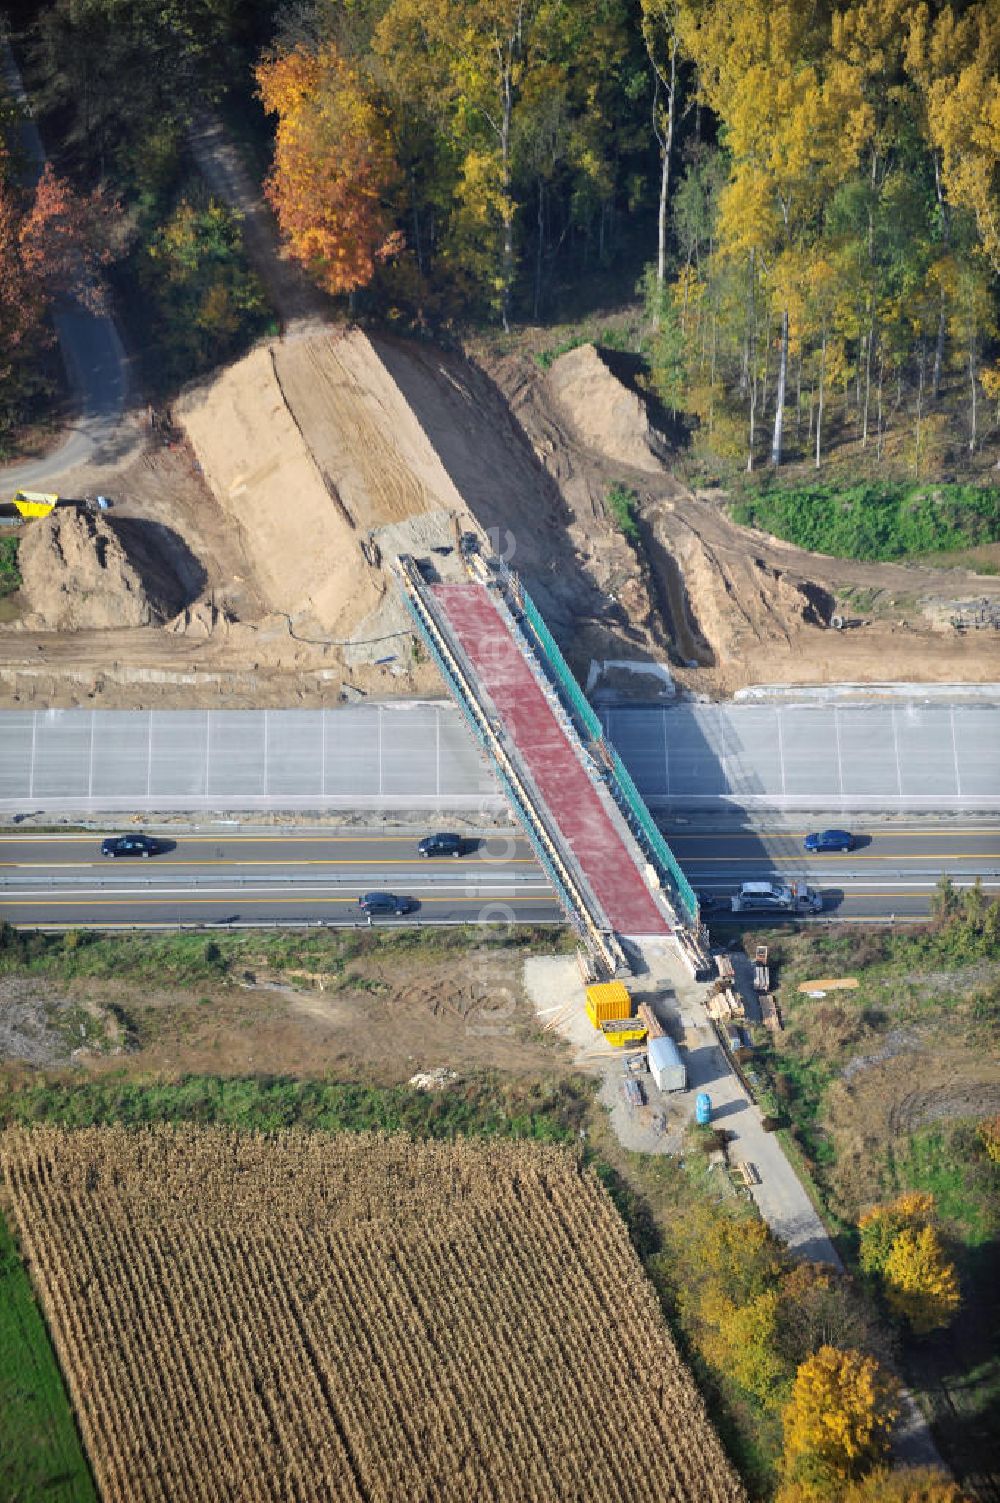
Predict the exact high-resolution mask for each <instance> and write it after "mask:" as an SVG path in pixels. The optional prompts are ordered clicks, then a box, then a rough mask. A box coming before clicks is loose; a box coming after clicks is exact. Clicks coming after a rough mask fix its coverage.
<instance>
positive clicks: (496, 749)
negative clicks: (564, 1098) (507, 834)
mask: <svg viewBox="0 0 1000 1503" xmlns="http://www.w3.org/2000/svg"><path fill="white" fill-rule="evenodd" d="M460 558H461V562H462V565H463V568H462V571H461V574H460V575H459V577H457V578H456V577H454V575H452V577H450V578H442V577H440V575H439V572H438V565H437V562H436V561H434V562H431V561H429V560H417V559H414V558H411V557H408V556H402V557H400V558H399V559H398V560H397V563H396V572H397V576H398V579H399V582H400V585H401V588H402V591H403V595H404V598H405V600H406V603H407V605H408V607H409V610H410V612H411V615H412V616H413V619H414V621H415V623H416V625H417V628H418V630H419V632H420V635H421V637H422V639H423V641H424V642H425V644H426V646H427V649H428V651H429V652H430V653H431V655H432V656H433V658H434V659H435V661H436V663H437V665H438V667H439V668H440V670H441V673H442V675H443V677H444V679H445V682H446V684H447V685H448V688H449V689H450V691H451V693H452V695H453V696H454V698H455V700H456V702H457V703H458V705H459V707H460V709H461V710H462V712H463V714H464V715H465V717H466V719H467V720H468V722H469V724H470V726H471V727H472V730H473V731H474V733H475V735H476V736H477V737H478V739H479V741H480V743H481V744H482V746H483V747H484V749H485V751H486V753H487V755H488V756H489V758H490V760H491V762H492V764H493V768H494V771H495V773H496V776H497V777H498V779H499V781H500V784H501V786H502V788H503V789H504V791H505V793H506V795H507V797H508V798H509V800H510V802H511V804H512V806H513V809H514V811H515V813H516V814H517V815H518V817H519V819H520V820H521V823H522V824H523V825H524V828H525V830H526V832H527V834H528V837H529V839H530V840H531V842H532V844H533V846H534V848H535V851H536V853H537V855H538V858H539V860H540V861H541V863H542V865H543V867H544V868H545V870H546V872H547V873H548V875H549V878H550V880H551V881H552V883H553V886H554V887H555V890H556V892H557V894H558V895H559V898H560V901H561V902H562V904H563V907H564V909H565V910H566V913H567V915H568V917H569V918H570V920H571V922H572V923H573V924H574V926H575V927H576V929H577V931H578V932H579V933H580V935H581V938H582V939H583V940H584V941H585V942H586V944H587V947H588V950H589V951H590V953H591V955H592V957H593V958H594V961H595V964H596V969H597V970H598V971H600V972H601V973H602V974H616V973H617V972H619V971H620V970H622V969H627V968H628V966H627V962H626V960H625V955H624V952H623V950H622V948H621V941H622V940H646V939H661V938H667V937H668V936H670V935H671V934H674V935H676V934H678V932H679V931H682V930H684V929H686V928H688V927H691V926H697V923H698V909H697V902H696V899H695V896H694V893H693V892H692V890H691V888H690V886H689V884H688V882H687V880H686V878H685V877H684V875H683V873H682V872H681V869H680V867H679V866H678V864H677V861H676V859H675V858H674V856H673V853H672V852H671V850H670V848H669V846H668V845H667V843H666V841H665V840H664V838H663V836H662V834H661V833H660V831H659V830H658V829H657V827H656V825H655V823H654V821H653V819H652V816H651V815H650V813H649V810H648V809H647V808H646V806H645V804H644V803H643V800H642V798H641V797H640V795H639V793H638V791H637V789H636V788H635V785H634V783H633V782H632V779H631V778H630V776H629V774H628V772H627V771H626V769H625V767H624V766H623V764H622V763H621V760H620V759H619V757H618V755H617V753H616V752H615V751H614V749H613V747H611V746H610V745H609V744H608V743H607V742H606V740H605V738H604V732H603V728H602V726H601V723H600V721H599V719H598V718H597V716H596V715H595V714H594V711H593V709H592V708H591V706H590V704H589V702H588V701H587V699H586V696H585V695H584V694H583V691H582V690H581V688H580V686H579V684H578V683H577V682H576V680H575V678H574V677H573V675H572V673H571V672H570V670H569V668H568V667H567V665H566V662H565V660H564V659H563V656H562V654H561V653H560V651H559V648H558V647H557V645H556V643H555V642H554V640H553V639H552V636H551V634H550V633H549V631H548V628H547V627H546V625H545V623H544V621H543V620H542V617H541V615H540V614H539V612H538V610H537V608H536V607H535V605H534V603H533V602H532V600H531V598H530V596H529V595H528V593H527V591H526V590H525V589H524V587H523V585H522V584H521V582H520V580H519V579H518V577H517V576H516V575H515V574H514V572H513V571H512V570H510V569H509V568H508V567H507V566H506V565H505V564H504V563H503V561H502V560H501V559H499V558H498V557H496V555H493V554H487V553H483V552H480V551H479V549H478V547H472V546H469V544H468V543H463V545H462V547H461V549H460Z"/></svg>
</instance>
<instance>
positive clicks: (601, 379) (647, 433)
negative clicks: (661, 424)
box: [548, 344, 667, 474]
mask: <svg viewBox="0 0 1000 1503" xmlns="http://www.w3.org/2000/svg"><path fill="white" fill-rule="evenodd" d="M548 385H549V389H550V391H551V392H552V395H553V396H554V397H555V398H556V400H557V401H558V403H559V404H560V406H561V407H562V409H563V411H564V412H565V414H566V416H567V417H568V418H569V420H570V422H571V423H572V425H573V427H574V428H575V429H576V432H577V436H578V437H579V438H580V439H582V441H583V442H584V443H585V444H586V445H587V446H588V448H591V449H595V450H596V451H597V453H599V454H603V455H604V456H605V457H606V458H607V459H614V460H617V461H618V462H619V463H621V464H626V465H628V466H629V467H630V468H631V469H633V470H646V471H647V472H650V473H655V474H658V473H660V471H661V469H662V460H663V458H664V457H665V455H666V452H667V442H666V439H665V438H664V437H663V435H662V434H661V433H658V432H657V430H656V429H655V428H654V427H653V426H652V424H651V423H650V421H649V414H648V413H647V411H646V406H645V403H644V402H643V401H642V398H641V397H640V396H639V395H638V394H637V393H636V392H634V391H632V390H630V388H629V387H628V386H626V385H625V383H624V382H623V381H620V380H619V379H618V377H617V376H616V375H615V374H614V373H613V371H612V370H611V369H610V368H609V366H608V364H607V362H606V361H605V360H604V359H603V357H602V356H601V354H600V352H599V351H598V350H596V349H595V348H594V346H593V345H592V344H582V345H580V346H579V347H578V348H577V349H575V350H570V351H569V353H568V354H566V355H561V356H560V357H559V359H558V360H556V361H554V363H553V365H552V367H551V369H550V370H549V373H548Z"/></svg>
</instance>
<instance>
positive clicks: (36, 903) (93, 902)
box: [0, 892, 557, 918]
mask: <svg viewBox="0 0 1000 1503" xmlns="http://www.w3.org/2000/svg"><path fill="white" fill-rule="evenodd" d="M221 897H225V898H227V899H228V898H233V899H239V900H240V901H241V902H242V903H244V904H247V903H252V904H256V905H259V904H261V903H346V904H349V905H350V906H351V907H352V908H357V907H358V900H357V898H351V897H347V896H346V895H345V896H343V897H336V896H329V895H327V896H322V897H321V896H319V895H313V894H310V893H303V894H296V896H294V897H282V896H280V895H272V894H268V893H258V894H250V893H246V892H232V893H230V892H226V893H216V894H214V895H211V896H210V895H207V894H206V895H205V896H199V897H186V896H173V895H171V894H170V893H165V894H164V893H161V894H152V893H151V894H150V895H149V896H148V897H115V896H113V895H110V896H108V897H104V898H48V899H46V898H3V899H2V900H0V909H3V908H134V907H141V906H146V907H149V906H150V905H154V904H157V903H158V904H160V906H161V907H164V908H174V907H176V906H177V905H178V904H180V903H187V904H201V905H202V906H203V907H204V906H205V905H207V904H210V903H218V902H219V899H220V898H221ZM544 898H545V895H544V894H540V895H538V896H532V897H529V896H528V895H527V894H523V893H522V894H518V893H510V892H495V893H477V894H476V895H475V896H474V897H461V896H460V897H450V898H435V897H421V898H417V899H416V901H417V902H418V903H419V904H420V906H421V908H422V907H423V906H424V905H425V904H426V903H451V904H452V905H460V906H461V905H464V904H474V903H479V902H504V903H535V904H540V903H543V902H544ZM548 906H550V907H553V908H554V907H556V906H557V905H556V901H555V898H553V899H552V900H551V902H550V903H549V904H548ZM358 911H359V912H361V911H362V910H361V909H358ZM406 916H407V915H405V914H402V915H400V917H404V918H405V917H406ZM379 917H388V918H392V917H395V915H393V914H385V915H379Z"/></svg>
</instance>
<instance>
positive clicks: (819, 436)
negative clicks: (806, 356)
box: [816, 328, 826, 470]
mask: <svg viewBox="0 0 1000 1503" xmlns="http://www.w3.org/2000/svg"><path fill="white" fill-rule="evenodd" d="M825 390H826V329H825V328H824V329H823V344H822V347H821V349H820V356H819V406H818V407H817V409H816V468H817V470H818V469H819V466H820V453H821V449H822V445H823V396H824V393H825Z"/></svg>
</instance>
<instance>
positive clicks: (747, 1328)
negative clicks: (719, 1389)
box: [700, 1289, 787, 1404]
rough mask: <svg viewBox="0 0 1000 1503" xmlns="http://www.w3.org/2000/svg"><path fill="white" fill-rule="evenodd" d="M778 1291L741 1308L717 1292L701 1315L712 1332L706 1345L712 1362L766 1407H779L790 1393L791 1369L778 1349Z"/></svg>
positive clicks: (779, 1298) (705, 1353)
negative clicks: (786, 1394)
mask: <svg viewBox="0 0 1000 1503" xmlns="http://www.w3.org/2000/svg"><path fill="white" fill-rule="evenodd" d="M780 1302H781V1296H780V1294H779V1293H778V1292H777V1290H774V1289H772V1290H769V1291H767V1292H766V1293H764V1294H759V1295H758V1296H757V1297H756V1299H752V1300H750V1301H749V1303H747V1304H745V1305H737V1304H736V1303H734V1301H733V1300H731V1299H727V1298H726V1297H725V1295H723V1294H721V1293H719V1292H717V1291H716V1292H715V1293H713V1295H712V1296H709V1297H706V1298H705V1299H703V1301H702V1306H701V1312H700V1313H701V1316H702V1319H703V1320H705V1321H706V1323H707V1324H708V1325H709V1327H710V1329H709V1331H708V1333H707V1334H706V1336H705V1338H704V1340H703V1342H702V1344H701V1345H702V1351H703V1353H704V1355H705V1357H706V1358H707V1359H708V1361H709V1362H710V1363H711V1364H712V1365H713V1366H714V1367H717V1368H719V1369H720V1370H721V1371H722V1372H725V1373H728V1374H729V1375H730V1376H731V1377H733V1378H734V1379H735V1380H736V1382H737V1383H739V1384H740V1386H741V1387H742V1388H745V1389H747V1391H748V1392H749V1393H752V1394H755V1395H756V1397H757V1398H759V1399H760V1400H761V1401H762V1402H763V1403H765V1404H777V1403H780V1402H781V1399H782V1397H783V1394H782V1388H784V1389H785V1392H787V1386H786V1384H787V1379H785V1383H781V1381H780V1380H782V1379H784V1378H785V1375H786V1372H787V1368H786V1364H785V1362H784V1361H783V1359H782V1357H781V1354H780V1352H779V1351H778V1347H777V1324H778V1306H779V1304H780Z"/></svg>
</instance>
